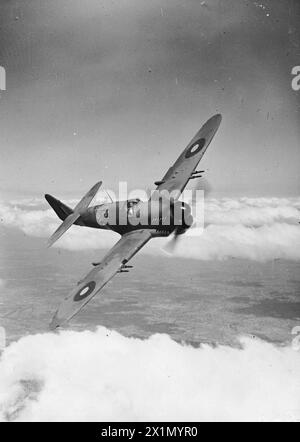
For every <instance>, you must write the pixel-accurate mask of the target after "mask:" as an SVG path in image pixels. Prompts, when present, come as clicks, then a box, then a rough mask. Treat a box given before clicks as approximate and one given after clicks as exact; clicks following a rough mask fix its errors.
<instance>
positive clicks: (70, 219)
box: [45, 181, 102, 247]
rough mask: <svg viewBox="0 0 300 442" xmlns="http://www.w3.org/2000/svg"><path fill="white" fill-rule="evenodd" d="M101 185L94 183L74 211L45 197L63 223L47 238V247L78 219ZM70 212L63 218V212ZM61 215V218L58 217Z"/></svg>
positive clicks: (48, 196) (100, 182) (50, 197)
mask: <svg viewBox="0 0 300 442" xmlns="http://www.w3.org/2000/svg"><path fill="white" fill-rule="evenodd" d="M101 184H102V181H99V182H98V183H96V184H95V185H94V186H93V187H92V188H91V189H90V190H89V191H88V193H87V194H86V195H85V196H84V197H83V198H82V199H81V200H80V201H79V203H78V204H77V206H76V207H75V209H74V210H72V209H70V208H69V207H68V206H66V205H64V204H62V203H61V202H60V201H58V200H56V199H55V198H53V197H52V196H50V195H45V198H46V200H47V201H48V203H49V204H50V206H51V207H53V209H54V210H55V212H56V213H57V214H58V216H59V217H60V218H61V219H64V221H63V223H62V224H61V225H60V226H59V227H58V229H57V230H56V231H55V232H54V233H53V235H52V236H51V238H49V240H48V242H47V246H48V247H51V246H52V244H54V243H55V242H56V241H57V240H58V239H59V238H60V237H61V236H62V235H63V234H64V233H65V232H66V231H67V230H68V229H69V228H70V227H71V226H72V225H73V224H74V223H76V221H77V220H78V218H80V216H81V213H82V212H83V211H85V210H86V209H87V208H88V206H89V204H90V203H91V201H92V199H93V198H94V197H95V195H96V193H97V192H98V190H99V188H100V186H101ZM58 203H60V204H58ZM66 211H68V212H71V213H69V214H68V215H67V216H65V214H64V213H65V212H66ZM60 215H62V216H60Z"/></svg>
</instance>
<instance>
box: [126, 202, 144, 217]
mask: <svg viewBox="0 0 300 442" xmlns="http://www.w3.org/2000/svg"><path fill="white" fill-rule="evenodd" d="M140 201H141V200H140V199H139V198H132V199H130V200H127V210H128V215H133V214H134V211H135V206H137V205H138V204H139V203H140Z"/></svg>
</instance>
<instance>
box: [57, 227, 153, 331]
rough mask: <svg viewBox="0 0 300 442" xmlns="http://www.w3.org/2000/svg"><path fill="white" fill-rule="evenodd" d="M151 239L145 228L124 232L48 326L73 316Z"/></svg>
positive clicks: (65, 320)
mask: <svg viewBox="0 0 300 442" xmlns="http://www.w3.org/2000/svg"><path fill="white" fill-rule="evenodd" d="M150 239H151V233H150V232H149V231H147V230H136V231H134V232H129V233H126V234H125V235H123V236H122V238H121V239H120V240H119V241H118V242H117V243H116V244H115V245H114V247H113V248H112V249H111V250H110V251H109V252H108V254H107V255H106V256H105V257H104V259H103V260H102V261H101V263H99V264H97V265H96V266H95V267H94V268H93V269H92V270H91V271H90V272H89V273H88V274H87V275H86V277H85V278H84V279H82V280H81V281H80V282H79V283H78V285H77V287H76V288H74V289H73V290H72V292H71V293H70V294H69V295H68V296H67V297H66V298H65V300H64V301H63V302H62V304H61V306H60V307H59V309H58V310H57V312H56V313H55V315H54V317H53V320H52V322H51V324H50V328H51V329H52V330H54V329H55V328H57V327H59V326H60V325H62V324H64V323H65V322H67V321H68V320H70V319H71V318H72V317H73V316H75V315H76V314H77V313H78V312H79V311H80V310H81V309H82V307H83V306H84V305H85V304H87V303H88V302H89V301H90V300H91V299H92V298H93V297H94V296H95V295H97V293H99V291H100V290H101V289H102V288H103V287H104V286H105V285H106V284H107V283H108V282H109V281H110V280H111V279H112V278H113V277H114V276H115V274H116V273H118V271H119V270H121V269H122V267H123V266H124V265H125V264H126V263H127V262H128V261H129V260H130V259H131V258H132V257H133V256H134V255H135V254H136V253H137V252H138V251H139V250H140V249H141V248H142V247H143V246H144V245H145V244H146V243H147V242H148V241H149V240H150Z"/></svg>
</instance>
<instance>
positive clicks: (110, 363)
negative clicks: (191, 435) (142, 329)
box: [0, 327, 300, 422]
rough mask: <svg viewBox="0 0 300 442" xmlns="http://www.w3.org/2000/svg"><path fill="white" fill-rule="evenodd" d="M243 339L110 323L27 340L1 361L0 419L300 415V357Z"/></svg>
mask: <svg viewBox="0 0 300 442" xmlns="http://www.w3.org/2000/svg"><path fill="white" fill-rule="evenodd" d="M240 344H241V345H242V349H238V348H231V347H226V346H222V347H216V348H212V347H210V346H209V345H202V346H201V347H200V348H193V347H191V346H188V345H184V344H179V343H176V342H174V341H173V340H172V339H171V338H170V337H169V336H167V335H161V334H157V335H153V336H151V337H150V338H149V339H146V340H141V339H136V338H127V337H124V336H122V335H120V334H119V333H117V332H115V331H110V330H108V329H106V328H104V327H100V328H98V329H97V330H96V331H95V332H89V331H85V332H73V331H63V332H61V333H60V334H53V333H52V334H51V333H48V334H40V335H31V336H27V337H24V338H22V339H20V340H19V341H18V342H16V343H13V344H11V345H10V346H9V347H8V348H6V350H5V351H4V353H3V354H2V357H1V360H0V419H1V420H2V421H6V420H12V421H58V420H62V421H98V422H99V421H118V420H121V421H132V420H133V421H148V420H154V421H161V420H164V421H194V420H195V421H204V420H205V421H206V420H208V421H215V420H221V421H232V420H237V421H256V420H259V421H269V420H286V421H290V420H292V421H296V420H298V421H299V420H300V399H299V398H300V382H299V372H300V353H299V352H297V351H295V350H293V349H292V347H290V346H288V347H284V348H278V347H275V346H273V345H272V344H269V343H266V342H263V341H261V340H258V339H257V340H253V339H250V338H241V340H240ZM274 398H275V399H274Z"/></svg>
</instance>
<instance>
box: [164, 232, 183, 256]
mask: <svg viewBox="0 0 300 442" xmlns="http://www.w3.org/2000/svg"><path fill="white" fill-rule="evenodd" d="M178 239H179V235H178V234H176V232H175V233H174V235H173V237H172V238H171V239H170V241H168V242H167V244H166V245H165V246H164V247H163V251H164V252H166V253H168V254H169V255H173V254H174V252H175V249H176V246H177V243H178Z"/></svg>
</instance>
